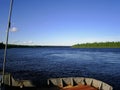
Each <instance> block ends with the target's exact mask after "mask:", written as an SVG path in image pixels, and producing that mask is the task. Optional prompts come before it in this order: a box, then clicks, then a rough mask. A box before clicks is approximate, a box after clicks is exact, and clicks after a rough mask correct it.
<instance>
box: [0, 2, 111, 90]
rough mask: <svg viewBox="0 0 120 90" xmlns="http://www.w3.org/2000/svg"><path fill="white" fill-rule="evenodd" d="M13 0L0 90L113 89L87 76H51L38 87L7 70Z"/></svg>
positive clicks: (0, 78) (0, 76)
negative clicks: (19, 78) (43, 84)
mask: <svg viewBox="0 0 120 90" xmlns="http://www.w3.org/2000/svg"><path fill="white" fill-rule="evenodd" d="M12 5H13V0H11V3H10V11H9V17H8V27H7V34H6V36H7V37H6V44H5V51H4V61H3V71H2V74H0V90H9V89H10V90H11V89H12V90H19V89H20V90H21V89H23V90H113V87H112V86H111V85H109V84H107V83H105V82H102V81H99V80H96V79H93V78H86V77H67V78H62V77H61V78H50V79H48V80H46V83H45V86H42V87H37V86H36V84H35V83H34V82H33V81H30V80H16V79H14V78H13V77H12V75H11V74H10V73H6V72H5V62H6V54H7V53H6V51H7V44H8V35H9V29H10V19H11V12H12Z"/></svg>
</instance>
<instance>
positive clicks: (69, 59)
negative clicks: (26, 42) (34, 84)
mask: <svg viewBox="0 0 120 90" xmlns="http://www.w3.org/2000/svg"><path fill="white" fill-rule="evenodd" d="M2 61H3V50H2V49H1V50H0V68H2ZM6 70H7V71H8V72H10V73H12V75H13V76H14V77H15V78H19V79H31V80H41V79H47V78H51V77H82V76H84V77H92V78H96V79H99V80H102V81H105V82H106V83H109V84H111V85H112V86H113V87H114V88H115V89H116V90H117V89H118V88H120V86H119V85H120V49H76V48H70V47H62V48H61V47H54V48H53V47H51V48H13V49H8V57H7V68H6Z"/></svg>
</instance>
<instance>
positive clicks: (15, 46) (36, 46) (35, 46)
mask: <svg viewBox="0 0 120 90" xmlns="http://www.w3.org/2000/svg"><path fill="white" fill-rule="evenodd" d="M7 47H8V48H44V47H68V46H49V45H48V46H42V45H17V44H8V45H7ZM4 48H5V44H4V43H0V49H4Z"/></svg>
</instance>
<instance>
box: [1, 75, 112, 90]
mask: <svg viewBox="0 0 120 90" xmlns="http://www.w3.org/2000/svg"><path fill="white" fill-rule="evenodd" d="M0 77H2V76H0ZM0 86H1V87H2V83H1V84H0ZM4 86H5V88H6V90H8V89H11V88H12V89H15V90H16V89H17V90H18V89H34V90H38V89H39V90H113V87H112V86H110V85H109V84H107V83H104V82H102V81H99V80H96V79H93V78H85V77H67V78H50V79H48V80H47V81H46V85H45V86H43V87H37V86H36V85H35V84H34V82H32V81H30V80H15V79H14V78H13V77H12V75H11V74H9V73H6V74H5V76H4Z"/></svg>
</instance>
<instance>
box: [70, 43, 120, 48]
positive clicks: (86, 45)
mask: <svg viewBox="0 0 120 90" xmlns="http://www.w3.org/2000/svg"><path fill="white" fill-rule="evenodd" d="M72 48H120V42H94V43H83V44H75V45H73V46H72Z"/></svg>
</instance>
